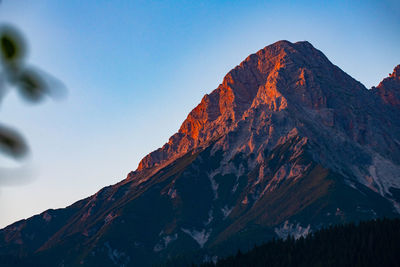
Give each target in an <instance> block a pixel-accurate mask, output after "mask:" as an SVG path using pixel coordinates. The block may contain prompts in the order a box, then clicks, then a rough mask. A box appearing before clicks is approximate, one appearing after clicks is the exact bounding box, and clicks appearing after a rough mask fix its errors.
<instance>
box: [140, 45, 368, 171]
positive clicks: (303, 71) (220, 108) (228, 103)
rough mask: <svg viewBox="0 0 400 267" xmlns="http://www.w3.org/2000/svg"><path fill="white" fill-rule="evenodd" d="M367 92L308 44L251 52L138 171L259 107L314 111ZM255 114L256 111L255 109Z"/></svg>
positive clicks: (212, 137) (202, 140)
mask: <svg viewBox="0 0 400 267" xmlns="http://www.w3.org/2000/svg"><path fill="white" fill-rule="evenodd" d="M364 90H365V91H367V90H366V88H365V87H364V86H363V85H361V84H360V83H358V82H357V81H355V80H354V79H353V78H351V77H350V76H349V75H347V74H346V73H344V72H343V71H342V70H340V69H339V68H338V67H336V66H335V65H333V64H332V63H331V62H330V61H329V60H328V58H327V57H326V56H325V55H324V54H323V53H322V52H321V51H319V50H318V49H316V48H314V47H313V46H312V45H311V44H310V43H309V42H307V41H302V42H296V43H291V42H289V41H286V40H281V41H278V42H275V43H273V44H271V45H268V46H266V47H264V48H263V49H261V50H259V51H258V52H256V53H254V54H251V55H250V56H248V57H247V58H246V59H245V60H243V61H242V62H241V63H240V64H239V65H238V66H236V67H235V68H233V69H232V70H231V71H230V72H229V73H228V74H227V75H226V76H225V77H224V79H223V81H222V83H221V84H220V85H219V86H218V87H217V89H215V90H214V91H213V92H211V93H210V94H207V95H205V96H204V97H203V99H202V100H201V102H200V104H199V105H198V106H197V107H195V108H194V109H193V110H192V111H191V112H190V113H189V115H188V116H187V118H186V120H185V121H184V122H183V123H182V125H181V127H180V129H179V131H178V132H177V133H176V134H174V135H173V136H172V137H171V138H170V139H169V141H168V143H166V144H165V145H164V146H163V147H162V148H160V149H158V150H156V151H154V152H152V153H150V154H149V155H147V156H146V157H144V158H143V159H142V161H141V162H140V164H139V167H138V170H142V169H146V168H150V167H152V166H154V165H160V164H161V163H162V162H165V161H166V160H172V159H175V158H177V157H179V156H180V155H183V154H184V153H186V152H188V151H190V150H192V149H194V148H196V147H198V146H201V145H202V144H206V143H208V142H210V141H212V140H215V139H216V138H218V137H219V136H222V135H225V134H226V133H228V132H229V131H231V130H232V129H233V128H235V127H237V124H238V123H239V122H240V121H241V120H243V119H244V116H246V114H249V113H252V112H253V111H254V110H255V109H258V108H266V109H267V110H269V111H271V112H274V111H279V110H282V109H286V108H287V107H288V105H289V106H292V105H301V106H305V107H307V108H310V109H321V108H327V107H328V106H329V105H337V103H336V102H335V101H336V100H333V101H328V100H330V99H331V98H334V97H335V95H337V94H347V95H348V94H350V95H355V96H356V95H360V94H362V91H364ZM252 110H253V111H252Z"/></svg>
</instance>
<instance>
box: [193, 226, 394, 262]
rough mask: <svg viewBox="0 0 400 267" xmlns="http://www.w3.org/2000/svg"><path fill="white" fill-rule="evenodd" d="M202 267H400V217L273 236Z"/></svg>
mask: <svg viewBox="0 0 400 267" xmlns="http://www.w3.org/2000/svg"><path fill="white" fill-rule="evenodd" d="M200 266H201V267H215V266H216V267H225V266H226V267H228V266H229V267H239V266H240V267H242V266H243V267H244V266H246V267H251V266H274V267H275V266H276V267H278V266H299V267H300V266H321V267H322V266H324V267H325V266H360V267H361V266H363V267H365V266H380V267H382V266H400V219H378V220H374V221H367V222H361V223H359V224H358V225H356V224H346V225H335V226H331V227H329V228H326V229H321V230H319V231H317V232H315V233H313V234H310V235H308V236H306V237H305V238H300V239H298V240H295V239H294V238H293V237H289V238H287V239H286V240H282V239H274V240H272V241H270V242H268V243H265V244H263V245H260V246H256V247H254V248H253V249H252V250H250V251H248V252H246V253H242V252H240V251H238V252H237V254H236V255H235V256H230V257H227V258H224V259H220V260H218V262H217V263H216V264H214V263H205V264H202V265H200Z"/></svg>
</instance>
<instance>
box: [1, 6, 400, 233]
mask: <svg viewBox="0 0 400 267" xmlns="http://www.w3.org/2000/svg"><path fill="white" fill-rule="evenodd" d="M4 22H7V23H12V24H13V25H16V26H17V27H18V28H19V29H20V30H21V31H22V32H23V33H24V34H25V36H26V38H27V40H28V41H29V46H30V53H29V62H30V63H31V64H33V65H36V66H38V67H40V68H42V69H43V70H45V71H47V72H49V73H51V74H52V75H54V76H55V77H57V78H59V79H60V80H62V81H63V82H64V83H65V85H66V87H67V88H68V96H67V97H66V98H65V99H64V100H62V101H54V100H52V99H47V100H46V101H44V102H43V103H41V104H39V105H27V104H26V103H25V102H23V101H22V100H21V99H20V98H19V97H18V95H17V94H14V93H11V94H9V95H7V97H6V98H5V99H4V101H3V103H2V105H1V107H0V108H1V110H0V122H2V123H6V124H7V125H9V126H14V128H16V129H18V130H19V131H20V132H21V133H23V134H24V136H25V138H26V139H27V141H28V142H29V145H30V148H31V153H30V156H29V157H28V158H27V159H26V160H25V161H23V162H12V161H11V160H9V159H7V158H5V157H0V167H4V166H9V167H21V168H22V171H21V170H20V171H19V173H18V172H15V173H14V179H12V181H11V182H8V183H5V184H4V183H3V184H0V214H1V216H0V228H1V227H4V226H6V225H8V224H10V223H12V222H14V221H16V220H19V219H22V218H27V217H29V216H32V215H33V214H36V213H39V212H42V211H44V210H46V209H48V208H60V207H65V206H67V205H70V204H72V203H73V202H75V201H77V200H79V199H81V198H84V197H87V196H89V195H91V194H93V193H95V192H96V191H98V190H99V189H100V188H102V187H104V186H107V185H110V184H114V183H116V182H118V181H120V180H122V179H124V178H125V177H126V174H127V173H128V172H129V171H131V170H135V169H136V167H137V164H138V163H139V161H140V159H141V158H142V157H143V156H145V155H146V154H147V153H149V152H151V151H152V150H154V149H156V148H158V147H160V146H162V145H163V144H164V143H165V142H166V141H167V140H168V138H169V136H171V135H172V134H173V133H174V132H176V131H177V130H178V128H179V126H180V124H181V123H182V122H183V120H184V119H185V117H186V115H187V114H188V113H189V112H190V110H191V109H192V108H194V107H195V106H196V105H197V104H198V103H199V102H200V100H201V98H202V96H203V95H204V94H205V93H209V92H211V91H212V90H213V89H215V88H216V87H217V86H218V84H219V83H220V82H221V81H222V79H223V77H224V75H225V74H226V73H227V72H228V71H229V70H230V69H232V68H233V67H235V66H236V65H237V64H239V63H240V62H241V61H242V60H243V59H244V58H246V57H247V56H248V55H249V54H251V53H254V52H256V51H257V50H259V49H261V48H263V47H264V46H266V45H268V44H271V43H273V42H275V41H278V40H281V39H286V40H289V41H292V42H295V41H301V40H307V41H309V42H311V43H312V44H313V45H314V46H315V47H316V48H318V49H320V50H321V51H322V52H324V53H325V55H327V56H328V58H329V59H330V60H331V61H332V62H333V63H334V64H336V65H338V66H339V67H340V68H341V69H343V70H344V71H345V72H347V73H348V74H350V75H351V76H353V77H354V78H355V79H357V80H359V81H360V82H362V83H363V84H364V85H365V86H366V87H367V88H370V87H371V86H373V85H377V84H378V83H379V81H380V80H381V79H382V78H384V77H386V76H387V75H388V74H389V73H390V72H391V71H392V70H393V67H394V66H395V65H397V64H400V49H399V45H400V31H399V29H400V4H399V2H398V1H397V0H391V1H282V0H280V1H250V0H246V1H232V0H231V1H221V0H220V1H200V0H196V1H148V0H147V1H139V0H136V1H127V0H126V1H122V0H115V1H106V0H104V1H101V0H91V1H89V0H85V1H81V0H68V1H65V0H35V1H31V0H2V1H1V4H0V23H4ZM4 173H5V172H3V175H4ZM0 175H2V174H1V173H0Z"/></svg>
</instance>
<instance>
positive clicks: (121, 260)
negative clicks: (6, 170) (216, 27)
mask: <svg viewBox="0 0 400 267" xmlns="http://www.w3.org/2000/svg"><path fill="white" fill-rule="evenodd" d="M399 92H400V86H399V66H398V67H396V68H395V70H394V71H393V73H392V74H390V76H389V77H388V78H386V79H384V80H383V81H382V82H381V83H380V84H379V86H378V87H376V88H373V89H372V90H368V89H366V88H365V87H364V86H363V85H362V84H361V83H359V82H358V81H356V80H354V79H353V78H351V77H350V76H349V75H347V74H346V73H345V72H343V71H342V70H340V69H339V68H338V67H337V66H335V65H333V64H332V63H331V62H330V61H329V60H328V59H327V58H326V56H325V55H324V54H323V53H322V52H320V51H319V50H317V49H315V48H314V47H313V46H312V45H311V44H310V43H308V42H297V43H290V42H288V41H279V42H276V43H274V44H272V45H269V46H267V47H265V48H263V49H261V50H260V51H258V52H257V53H255V54H252V55H250V56H249V57H247V58H246V59H245V60H244V61H243V62H242V63H240V65H238V66H236V67H235V68H234V69H233V70H231V71H230V72H229V73H228V74H227V75H226V76H225V77H224V79H223V81H222V83H221V84H220V85H219V86H218V87H217V89H215V90H214V91H212V92H211V93H210V94H208V95H206V96H204V97H203V99H202V100H201V102H200V104H199V105H198V106H197V107H195V108H194V109H193V110H192V111H191V112H190V114H189V115H188V117H187V118H186V120H185V121H184V122H183V123H182V126H181V127H180V129H179V130H178V132H177V133H176V134H174V135H173V136H172V137H171V138H170V139H169V141H168V143H166V144H165V145H164V146H163V147H162V148H160V149H158V150H156V151H154V152H152V153H150V154H149V155H147V156H146V157H145V158H143V160H142V161H141V162H140V164H139V167H138V168H137V170H136V171H132V172H131V173H129V174H128V176H127V178H126V179H124V180H123V181H121V182H120V183H118V184H116V185H113V186H109V187H106V188H103V189H102V190H100V191H99V192H98V193H96V194H95V195H93V196H91V197H88V198H86V199H84V200H81V201H78V202H77V203H75V204H73V205H71V206H70V207H67V208H66V209H60V210H49V211H46V212H45V213H43V214H41V215H38V216H34V217H32V218H30V219H28V220H26V221H21V222H17V223H15V224H13V225H11V226H9V227H7V228H5V229H3V230H1V231H0V261H1V259H3V258H4V259H5V260H8V261H9V262H10V263H15V265H18V264H19V265H20V266H23V264H27V263H28V262H38V263H40V266H46V265H49V266H58V265H64V266H75V265H78V264H81V265H84V266H85V265H86V266H114V265H116V266H148V265H152V264H157V263H162V262H165V261H166V260H167V259H170V260H172V261H173V265H174V266H179V265H185V264H186V265H187V264H190V263H191V262H199V261H201V260H202V259H204V258H210V259H211V258H213V259H214V258H215V257H217V256H223V255H227V254H229V253H234V252H236V251H237V249H239V248H240V249H247V248H250V247H253V246H254V244H256V243H260V242H263V241H266V240H269V239H271V238H273V237H285V236H287V235H289V234H291V235H295V236H296V237H300V236H303V235H305V234H307V233H310V232H312V231H314V230H315V229H319V228H320V227H323V226H327V225H330V224H335V223H343V222H349V221H358V220H364V219H371V218H377V217H383V216H386V217H393V216H399V212H400V205H399V203H400V167H399V166H400V139H399V136H400V116H398V115H394V114H399V113H400V112H399V99H400V98H399ZM1 257H3V258H1ZM185 259H186V260H187V261H186V262H185Z"/></svg>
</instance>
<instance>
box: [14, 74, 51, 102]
mask: <svg viewBox="0 0 400 267" xmlns="http://www.w3.org/2000/svg"><path fill="white" fill-rule="evenodd" d="M17 86H18V89H19V92H20V93H21V95H22V96H23V97H24V98H25V99H26V100H28V101H31V102H38V101H40V100H41V99H43V97H44V95H45V94H46V93H47V91H48V90H47V85H46V82H45V81H44V80H43V79H42V77H41V76H40V75H39V74H38V73H37V72H36V71H35V70H33V69H28V68H27V69H25V70H23V72H22V73H21V75H20V76H19V77H18V81H17Z"/></svg>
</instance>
